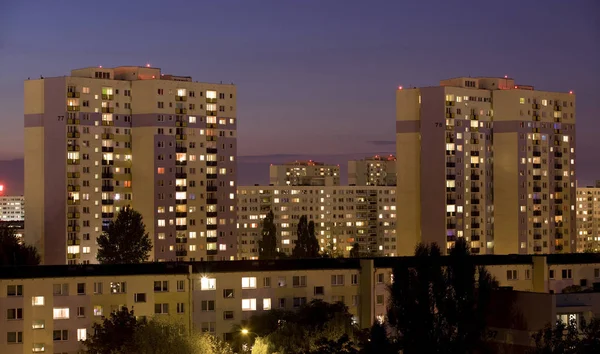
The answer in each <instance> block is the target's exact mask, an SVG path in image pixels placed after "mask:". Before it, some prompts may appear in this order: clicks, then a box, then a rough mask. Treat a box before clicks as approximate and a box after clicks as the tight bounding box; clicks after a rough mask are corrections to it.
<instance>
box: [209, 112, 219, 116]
mask: <svg viewBox="0 0 600 354" xmlns="http://www.w3.org/2000/svg"><path fill="white" fill-rule="evenodd" d="M206 115H207V116H216V115H217V111H206Z"/></svg>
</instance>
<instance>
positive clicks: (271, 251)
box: [258, 210, 278, 259]
mask: <svg viewBox="0 0 600 354" xmlns="http://www.w3.org/2000/svg"><path fill="white" fill-rule="evenodd" d="M274 219H275V216H274V215H273V211H272V210H269V214H267V216H266V217H265V219H264V220H263V228H262V240H259V241H258V258H259V259H276V258H278V257H277V256H278V252H277V228H276V227H275V223H274V221H273V220H274Z"/></svg>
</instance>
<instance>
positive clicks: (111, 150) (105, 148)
mask: <svg viewBox="0 0 600 354" xmlns="http://www.w3.org/2000/svg"><path fill="white" fill-rule="evenodd" d="M114 150H115V148H114V147H112V146H103V147H102V152H113V151H114Z"/></svg>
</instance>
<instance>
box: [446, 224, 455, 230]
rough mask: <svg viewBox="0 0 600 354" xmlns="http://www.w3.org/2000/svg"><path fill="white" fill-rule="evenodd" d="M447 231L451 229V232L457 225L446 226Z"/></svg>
mask: <svg viewBox="0 0 600 354" xmlns="http://www.w3.org/2000/svg"><path fill="white" fill-rule="evenodd" d="M446 229H450V230H453V229H456V224H446Z"/></svg>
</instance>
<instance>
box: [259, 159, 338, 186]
mask: <svg viewBox="0 0 600 354" xmlns="http://www.w3.org/2000/svg"><path fill="white" fill-rule="evenodd" d="M269 184H270V185H272V186H339V185H340V166H338V165H327V164H324V163H322V162H316V161H312V160H309V161H294V162H289V163H285V164H282V165H271V166H270V168H269Z"/></svg>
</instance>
